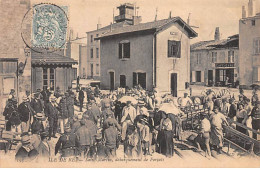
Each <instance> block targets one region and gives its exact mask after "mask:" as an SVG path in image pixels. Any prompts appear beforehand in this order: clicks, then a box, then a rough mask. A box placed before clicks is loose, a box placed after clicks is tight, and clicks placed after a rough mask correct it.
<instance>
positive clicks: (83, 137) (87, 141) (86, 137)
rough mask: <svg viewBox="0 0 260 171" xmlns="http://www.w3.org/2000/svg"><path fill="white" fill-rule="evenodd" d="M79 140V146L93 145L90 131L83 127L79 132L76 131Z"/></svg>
mask: <svg viewBox="0 0 260 171" xmlns="http://www.w3.org/2000/svg"><path fill="white" fill-rule="evenodd" d="M76 135H77V139H78V141H79V145H89V146H90V145H92V144H93V142H92V136H91V133H90V132H89V129H88V128H87V127H86V126H85V125H82V126H81V127H80V128H79V129H78V130H77V131H76Z"/></svg>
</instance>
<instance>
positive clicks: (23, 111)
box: [18, 102, 30, 122]
mask: <svg viewBox="0 0 260 171" xmlns="http://www.w3.org/2000/svg"><path fill="white" fill-rule="evenodd" d="M18 112H19V115H20V120H21V121H22V122H28V120H29V118H30V109H29V106H28V104H26V103H25V102H22V103H21V104H20V105H19V106H18Z"/></svg>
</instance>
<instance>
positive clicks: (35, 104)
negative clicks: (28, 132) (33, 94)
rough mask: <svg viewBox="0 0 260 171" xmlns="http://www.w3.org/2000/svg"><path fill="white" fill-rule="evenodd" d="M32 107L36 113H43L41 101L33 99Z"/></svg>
mask: <svg viewBox="0 0 260 171" xmlns="http://www.w3.org/2000/svg"><path fill="white" fill-rule="evenodd" d="M31 107H32V108H33V110H34V111H35V112H36V113H41V112H42V111H43V106H42V102H41V101H40V100H36V99H32V101H31Z"/></svg>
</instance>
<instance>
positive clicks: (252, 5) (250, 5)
mask: <svg viewBox="0 0 260 171" xmlns="http://www.w3.org/2000/svg"><path fill="white" fill-rule="evenodd" d="M252 16H255V3H254V0H249V2H248V17H252Z"/></svg>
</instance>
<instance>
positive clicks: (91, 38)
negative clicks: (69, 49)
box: [81, 3, 141, 80]
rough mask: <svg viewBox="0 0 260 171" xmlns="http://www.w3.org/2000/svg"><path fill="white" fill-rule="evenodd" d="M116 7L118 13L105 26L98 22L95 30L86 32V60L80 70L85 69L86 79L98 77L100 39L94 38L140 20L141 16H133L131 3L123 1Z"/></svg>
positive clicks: (133, 9)
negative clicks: (123, 2) (111, 21)
mask: <svg viewBox="0 0 260 171" xmlns="http://www.w3.org/2000/svg"><path fill="white" fill-rule="evenodd" d="M117 8H118V10H119V15H118V16H115V17H114V21H113V23H111V24H110V25H108V26H105V27H102V26H101V24H100V23H98V24H97V29H96V30H93V31H90V32H87V61H86V62H85V61H84V63H83V62H82V66H81V70H86V71H87V78H88V79H97V80H99V79H100V41H99V39H96V38H98V37H99V36H100V35H102V34H105V33H107V32H110V31H112V30H114V29H117V28H120V27H125V26H129V25H132V24H133V22H141V17H140V16H139V17H137V16H135V13H134V11H135V7H134V5H133V4H130V3H125V4H122V5H120V6H119V7H117ZM83 60H84V59H83Z"/></svg>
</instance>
